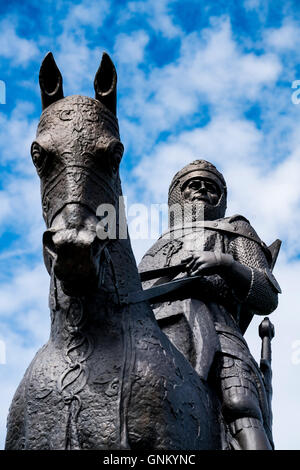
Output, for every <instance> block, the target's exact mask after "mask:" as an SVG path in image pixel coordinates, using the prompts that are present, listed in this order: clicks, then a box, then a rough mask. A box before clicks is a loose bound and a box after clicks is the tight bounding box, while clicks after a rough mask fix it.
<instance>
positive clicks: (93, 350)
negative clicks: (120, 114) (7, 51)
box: [6, 55, 222, 449]
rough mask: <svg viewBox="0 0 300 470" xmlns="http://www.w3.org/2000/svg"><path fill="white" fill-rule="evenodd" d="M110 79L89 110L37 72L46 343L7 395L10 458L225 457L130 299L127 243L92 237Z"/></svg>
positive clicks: (144, 313)
mask: <svg viewBox="0 0 300 470" xmlns="http://www.w3.org/2000/svg"><path fill="white" fill-rule="evenodd" d="M114 73H115V71H114V68H113V65H112V64H111V62H110V60H109V59H108V57H107V56H104V60H103V61H102V64H101V67H100V69H99V71H98V73H97V75H96V80H95V88H96V98H97V99H96V100H93V99H90V98H85V97H80V96H72V97H68V98H63V95H62V86H61V76H60V74H59V71H58V69H57V68H56V65H55V63H54V61H53V59H52V56H49V55H48V56H47V58H46V60H45V61H44V64H43V66H42V69H41V75H40V83H41V89H42V98H43V104H44V112H43V114H42V117H41V120H40V124H39V128H38V132H37V140H36V143H34V144H33V147H32V156H33V160H34V163H35V165H36V167H37V170H38V173H39V175H40V177H41V191H42V202H43V210H44V217H45V220H46V224H47V228H48V229H47V231H46V232H45V235H44V240H43V242H44V257H45V263H46V266H47V268H48V271H49V273H50V275H51V287H50V310H51V334H50V339H49V341H48V342H47V344H46V345H45V346H43V347H42V348H41V350H40V351H39V352H38V353H37V354H36V356H35V358H34V359H33V361H32V363H31V364H30V366H29V368H28V370H27V371H26V373H25V376H24V378H23V380H22V382H21V384H20V385H19V388H18V390H17V391H16V394H15V396H14V399H13V402H12V405H11V408H10V413H9V418H8V433H7V440H6V448H7V449H218V448H221V439H220V436H221V434H222V433H221V429H220V423H219V421H218V406H216V405H217V404H216V403H215V402H214V399H213V395H212V393H211V391H210V390H209V389H208V388H207V386H206V384H205V383H203V382H202V381H201V379H200V378H199V377H198V375H197V374H196V372H195V371H194V369H193V368H192V366H191V365H190V364H189V363H188V362H187V361H186V360H185V359H184V357H183V356H182V355H181V354H180V353H179V352H178V351H177V349H176V348H175V347H174V346H173V345H172V344H171V343H170V342H169V340H168V339H167V337H166V336H165V335H164V334H163V333H162V332H161V330H160V328H159V327H158V325H157V323H156V321H155V319H154V315H153V312H152V310H151V308H150V307H149V305H148V303H146V302H143V301H142V302H136V303H129V302H128V301H127V300H126V294H127V293H129V292H135V291H139V290H140V289H141V284H140V279H139V275H138V271H137V267H136V263H135V260H134V257H133V253H132V250H131V245H130V241H129V239H128V237H123V238H117V239H106V240H99V238H98V237H97V236H96V227H97V223H98V219H97V217H96V209H97V207H98V206H99V204H101V203H110V204H112V205H114V207H115V206H116V202H117V200H118V198H119V196H120V195H121V186H120V180H119V175H118V164H119V160H120V153H121V150H120V149H121V143H120V141H119V135H118V129H117V124H116V123H117V121H116V118H115V116H114V106H115V103H114V96H115V85H116V84H115V81H116V79H115V75H114ZM109 78H110V79H109ZM107 83H108V85H107ZM49 105H51V106H49ZM117 215H118V214H117Z"/></svg>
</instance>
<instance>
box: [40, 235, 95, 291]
mask: <svg viewBox="0 0 300 470" xmlns="http://www.w3.org/2000/svg"><path fill="white" fill-rule="evenodd" d="M99 242H100V241H99V239H98V238H97V235H96V232H94V231H91V230H87V229H84V228H82V229H81V230H77V229H75V228H73V229H59V230H54V229H49V230H46V232H45V233H44V236H43V246H44V257H45V262H46V258H47V257H48V264H50V265H51V267H50V269H51V271H52V272H53V273H54V275H55V276H56V277H57V278H58V279H59V280H60V281H61V285H62V289H63V291H64V292H65V294H67V295H72V296H74V295H75V296H81V295H85V294H86V293H87V292H90V291H93V290H95V289H96V288H97V286H98V277H99V268H100V262H99V258H100V257H99V251H100V243H99ZM46 266H47V262H46ZM47 268H48V271H49V266H47Z"/></svg>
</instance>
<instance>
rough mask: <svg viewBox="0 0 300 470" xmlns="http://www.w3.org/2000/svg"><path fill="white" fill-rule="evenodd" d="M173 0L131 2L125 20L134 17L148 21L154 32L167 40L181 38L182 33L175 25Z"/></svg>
mask: <svg viewBox="0 0 300 470" xmlns="http://www.w3.org/2000/svg"><path fill="white" fill-rule="evenodd" d="M173 3H175V2H174V1H172V0H148V1H144V2H129V3H128V5H127V11H126V13H125V15H124V18H126V19H128V18H129V17H130V16H132V15H136V16H140V15H143V18H144V19H145V18H146V19H147V21H148V22H149V25H150V26H151V28H152V30H153V31H156V32H158V33H161V34H162V35H163V36H165V37H166V38H169V39H172V38H174V37H176V36H180V35H181V33H182V31H181V29H180V27H179V26H178V25H176V24H175V23H174V18H172V15H171V7H172V4H173Z"/></svg>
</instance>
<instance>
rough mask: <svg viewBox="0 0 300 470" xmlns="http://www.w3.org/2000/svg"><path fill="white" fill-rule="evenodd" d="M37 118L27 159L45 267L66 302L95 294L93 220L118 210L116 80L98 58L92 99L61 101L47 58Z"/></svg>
mask: <svg viewBox="0 0 300 470" xmlns="http://www.w3.org/2000/svg"><path fill="white" fill-rule="evenodd" d="M39 82H40V89H41V98H42V108H43V112H42V115H41V118H40V122H39V125H38V129H37V135H36V139H35V141H34V142H33V143H32V147H31V155H32V159H33V163H34V165H35V167H36V169H37V172H38V175H39V177H40V180H41V197H42V207H43V217H44V219H45V222H46V225H47V230H46V232H45V233H44V236H43V248H44V260H45V264H46V267H47V269H48V272H49V273H52V272H53V273H54V275H55V276H56V277H57V278H58V279H59V280H60V282H61V285H62V288H63V290H64V292H65V293H66V294H69V295H71V294H72V292H76V295H80V293H85V291H86V290H91V289H93V288H96V287H97V282H98V275H99V263H100V259H101V256H99V253H100V252H101V249H102V248H103V245H104V242H103V241H101V240H100V239H99V237H97V233H96V227H97V223H98V222H99V220H98V218H97V216H96V212H97V208H98V206H99V205H100V204H101V203H104V202H105V203H106V204H111V205H112V206H114V207H117V201H118V197H119V195H120V193H121V186H120V178H119V164H120V161H121V158H122V154H123V145H122V143H121V141H120V135H119V127H118V120H117V117H116V85H117V74H116V70H115V67H114V65H113V63H112V61H111V59H110V57H109V56H108V55H107V54H106V53H104V54H103V57H102V61H101V64H100V66H99V69H98V71H97V73H96V76H95V81H94V88H95V99H92V98H88V97H84V96H78V95H75V96H68V97H66V98H64V95H63V86H62V76H61V73H60V71H59V69H58V67H57V65H56V63H55V61H54V58H53V56H52V53H48V54H47V55H46V57H45V59H44V61H43V63H42V65H41V69H40V77H39Z"/></svg>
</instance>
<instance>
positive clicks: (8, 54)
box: [0, 18, 39, 67]
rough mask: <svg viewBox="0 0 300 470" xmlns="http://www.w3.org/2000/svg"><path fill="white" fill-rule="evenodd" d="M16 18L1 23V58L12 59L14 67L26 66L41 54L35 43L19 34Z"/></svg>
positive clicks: (11, 62)
mask: <svg viewBox="0 0 300 470" xmlns="http://www.w3.org/2000/svg"><path fill="white" fill-rule="evenodd" d="M15 21H16V18H11V19H7V18H6V19H4V20H2V21H1V23H0V31H1V34H0V57H3V58H5V59H10V64H11V65H12V66H15V67H16V66H19V65H20V66H25V65H27V64H28V62H30V61H31V60H33V59H35V58H36V57H37V56H38V54H39V49H38V47H37V45H36V43H35V41H33V40H30V39H25V38H22V37H20V36H19V35H18V34H17V30H16V26H15V24H14V23H15Z"/></svg>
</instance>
